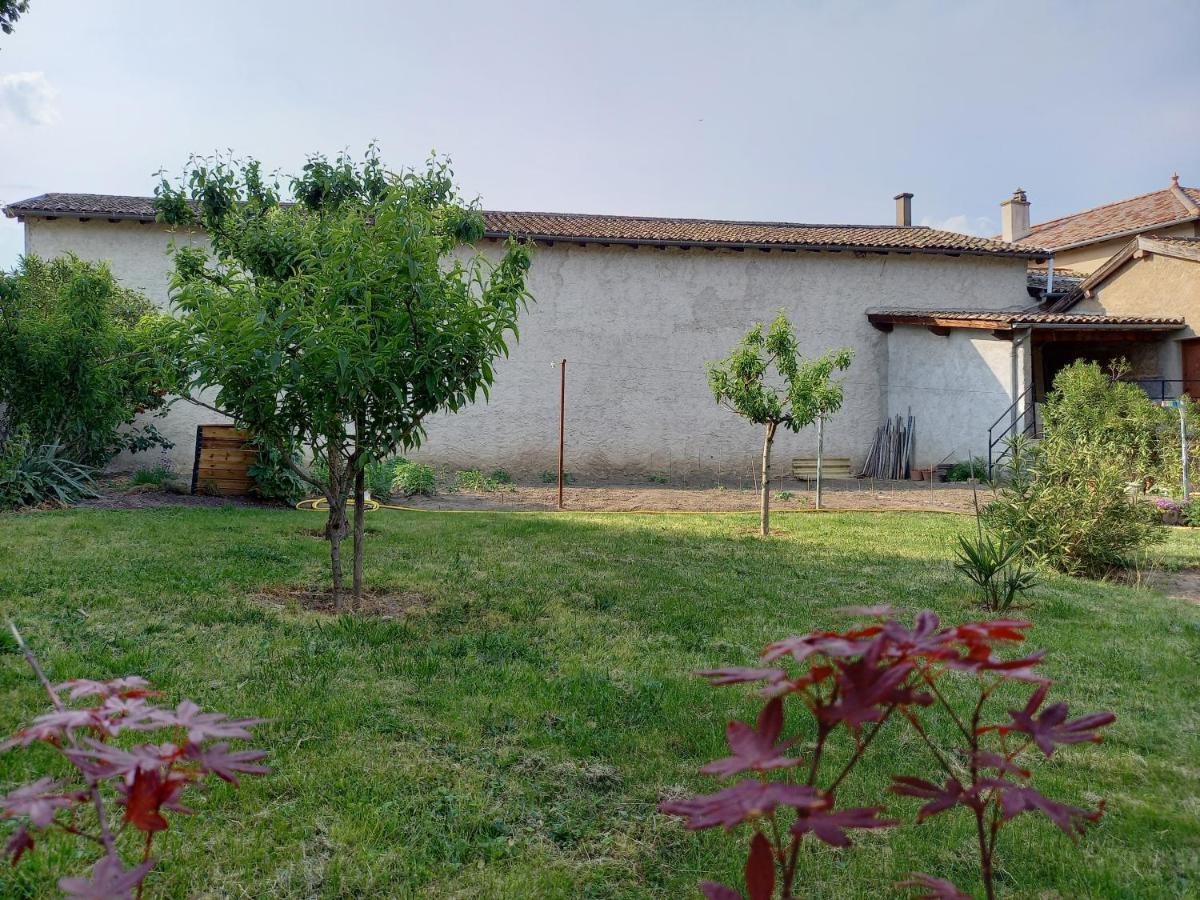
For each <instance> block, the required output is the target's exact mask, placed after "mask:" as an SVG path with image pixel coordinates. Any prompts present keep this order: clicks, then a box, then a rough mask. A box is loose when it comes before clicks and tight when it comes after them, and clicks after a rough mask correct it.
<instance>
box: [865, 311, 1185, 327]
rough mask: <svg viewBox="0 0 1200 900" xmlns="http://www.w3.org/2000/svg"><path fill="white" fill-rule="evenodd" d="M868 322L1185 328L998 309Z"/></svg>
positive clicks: (1155, 319) (884, 315) (1171, 321)
mask: <svg viewBox="0 0 1200 900" xmlns="http://www.w3.org/2000/svg"><path fill="white" fill-rule="evenodd" d="M867 318H868V319H869V320H870V321H871V323H872V324H876V325H887V324H895V325H945V326H948V327H951V328H953V327H962V328H971V327H974V328H982V327H992V326H995V327H997V328H998V329H1000V330H1007V329H1010V328H1024V327H1026V326H1037V325H1078V326H1080V327H1082V328H1085V329H1086V327H1087V326H1089V325H1090V326H1110V327H1111V326H1114V325H1120V326H1127V327H1131V328H1138V327H1141V328H1148V329H1152V330H1156V331H1157V330H1161V331H1169V330H1173V329H1175V328H1182V327H1183V325H1184V321H1183V319H1181V318H1165V317H1162V316H1104V315H1091V314H1086V315H1084V314H1079V315H1076V314H1074V313H1047V312H1026V311H1024V310H996V309H986V310H983V309H980V310H971V309H909V308H900V307H890V306H880V307H874V308H872V309H868V310H867Z"/></svg>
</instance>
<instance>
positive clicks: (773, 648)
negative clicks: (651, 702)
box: [659, 606, 1115, 900]
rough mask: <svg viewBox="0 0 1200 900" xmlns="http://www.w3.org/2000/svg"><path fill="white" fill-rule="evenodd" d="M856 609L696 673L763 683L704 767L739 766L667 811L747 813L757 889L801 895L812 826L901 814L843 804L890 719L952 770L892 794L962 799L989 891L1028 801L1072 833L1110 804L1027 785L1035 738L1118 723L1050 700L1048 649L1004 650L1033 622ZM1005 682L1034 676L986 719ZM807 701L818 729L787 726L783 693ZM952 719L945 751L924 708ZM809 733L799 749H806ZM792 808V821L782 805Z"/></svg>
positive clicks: (786, 896)
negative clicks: (1061, 799) (726, 781)
mask: <svg viewBox="0 0 1200 900" xmlns="http://www.w3.org/2000/svg"><path fill="white" fill-rule="evenodd" d="M848 612H850V613H852V614H856V615H861V616H866V617H869V618H870V619H873V620H874V621H873V622H871V623H870V624H863V625H859V626H857V627H854V628H851V629H850V630H847V631H844V632H828V631H814V632H811V633H809V634H806V635H803V636H800V637H792V638H788V639H787V640H784V641H779V642H777V643H773V644H769V645H768V646H767V647H766V649H765V650H764V651H763V654H762V662H763V667H761V668H729V669H715V670H711V671H706V672H700V673H698V674H700V675H703V676H705V677H707V678H708V679H709V680H710V682H711V683H712V684H714V685H728V684H748V683H755V684H761V687H760V688H759V690H758V693H759V695H760V696H762V697H763V698H765V699H766V704H765V705H764V707H763V709H762V712H761V713H760V715H759V716H758V722H757V724H756V725H754V726H751V725H747V724H746V723H744V722H730V723H729V726H728V727H727V729H726V739H727V741H728V742H729V748H730V751H731V755H730V756H727V757H725V758H724V759H719V760H717V761H715V762H712V763H709V764H708V765H706V766H704V767H703V768H702V769H701V771H702V772H705V773H707V774H710V775H716V776H722V777H730V776H742V777H741V779H740V780H739V781H737V782H736V783H735V784H733V785H732V786H731V787H727V788H724V789H723V790H720V791H717V792H716V793H715V794H708V795H705V796H699V797H692V798H689V799H684V800H672V801H668V802H664V803H663V804H661V806H660V807H659V808H660V810H661V811H662V812H664V813H668V814H670V815H677V816H683V817H685V818H686V819H687V827H688V828H691V829H699V828H712V827H714V826H717V825H721V826H724V827H725V828H726V830H731V829H733V828H734V827H735V826H737V825H740V824H742V823H748V824H749V825H750V826H751V827H752V829H753V834H752V835H751V838H750V851H749V855H748V857H747V860H746V866H745V882H746V891H747V894H748V896H749V898H750V900H770V898H772V897H774V896H775V895H776V892H777V891H778V893H779V896H781V897H782V898H783V900H792V898H794V897H795V896H796V894H795V890H796V882H797V863H798V860H799V858H800V856H799V851H800V846H801V842H802V841H803V840H805V839H806V838H808V837H809V836H811V838H812V839H815V840H818V841H823V842H824V843H826V844H830V845H832V846H834V847H845V846H848V845H849V844H850V836H849V833H850V832H851V831H852V830H853V829H858V828H885V827H889V826H894V825H898V824H900V823H899V821H898V820H897V819H891V818H883V813H884V807H883V806H882V805H876V806H865V807H841V806H839V805H838V803H837V792H838V788H839V787H840V786H841V785H842V784H843V782H845V780H846V779H847V777H849V776H850V774H851V773H852V772H853V771H854V770H855V768H856V766H857V765H858V763H859V761H860V760H861V759H862V758H863V755H864V754H865V753H866V752H868V750H869V748H870V747H871V745H872V743H873V742H874V741H875V739H876V737H877V736H878V735H879V733H880V731H882V730H883V729H884V727H886V726H887V725H888V724H889V722H898V723H905V722H906V723H907V725H908V727H911V728H912V729H914V730H915V732H916V734H917V735H918V736H919V737H920V739H921V741H922V743H923V744H924V745H925V747H926V748H928V750H929V752H930V754H931V756H932V759H933V760H934V761H936V764H937V766H938V767H939V768H940V769H941V770H942V772H943V774H944V776H945V780H944V781H943V783H941V784H935V783H933V782H930V781H926V780H924V779H921V778H914V777H910V776H907V775H895V776H893V781H892V785H891V791H892V792H893V793H895V794H899V795H901V796H905V797H916V798H919V799H921V800H924V801H925V803H924V805H922V806H921V808H920V810H919V811H918V813H917V822H918V823H920V822H924V821H925V820H926V819H928V818H929V817H931V816H934V815H936V814H938V813H941V812H944V811H946V810H950V809H954V808H956V807H959V808H962V809H965V810H966V811H967V813H968V814H969V815H971V816H972V817H973V818H974V820H975V826H976V827H975V831H976V837H977V843H978V849H979V864H980V878H981V880H982V881H983V886H984V890H985V891H986V894H987V897H988V898H989V900H990V898H993V897H995V886H994V869H993V858H994V855H995V852H996V838H997V835H998V833H999V831H1000V829H1001V827H1003V825H1004V824H1005V823H1007V822H1009V821H1010V820H1012V819H1013V818H1015V817H1016V816H1018V815H1020V814H1021V813H1024V812H1034V811H1036V812H1040V813H1043V814H1045V815H1046V816H1048V817H1049V818H1050V820H1051V821H1052V822H1053V823H1054V824H1055V825H1057V826H1058V827H1059V828H1061V829H1062V830H1063V832H1065V833H1066V834H1067V836H1068V837H1070V838H1072V839H1074V838H1075V837H1076V836H1077V835H1078V834H1080V833H1082V831H1083V829H1084V825H1085V823H1087V822H1096V821H1098V820H1099V819H1100V815H1101V812H1102V809H1103V804H1101V808H1099V809H1096V810H1087V809H1082V808H1079V807H1075V806H1068V805H1066V804H1064V803H1058V802H1056V801H1054V800H1050V799H1048V798H1047V797H1045V796H1043V795H1042V794H1040V793H1039V792H1038V791H1036V790H1035V789H1034V788H1033V787H1032V786H1031V785H1030V779H1031V772H1030V771H1029V770H1028V769H1027V768H1025V767H1024V765H1022V761H1021V760H1022V757H1023V756H1025V755H1027V754H1028V753H1029V752H1031V751H1032V750H1033V749H1034V748H1036V749H1037V750H1039V751H1041V752H1042V753H1043V754H1045V755H1046V756H1051V755H1052V754H1053V753H1054V750H1055V747H1056V746H1057V745H1059V744H1074V743H1079V742H1083V741H1099V740H1100V735H1099V733H1098V731H1097V729H1099V728H1102V727H1103V726H1105V725H1108V724H1110V723H1112V722H1113V721H1114V719H1115V717H1114V716H1113V714H1112V713H1107V712H1101V713H1094V714H1092V715H1088V716H1083V717H1082V718H1077V719H1070V720H1069V719H1068V718H1067V707H1066V704H1064V703H1054V704H1051V705H1050V706H1045V707H1043V704H1044V703H1045V700H1046V695H1047V692H1048V690H1049V686H1050V682H1049V681H1048V680H1047V679H1046V678H1044V677H1042V676H1041V675H1039V674H1037V672H1036V667H1037V666H1038V665H1039V664H1041V662H1042V661H1043V657H1044V652H1043V651H1038V652H1035V653H1029V654H1026V655H1018V656H1015V657H1012V658H1006V657H1005V656H1003V655H1000V652H999V651H1001V650H1002V649H1003V648H1005V647H1012V646H1015V645H1016V644H1017V643H1019V642H1020V641H1023V640H1024V639H1025V634H1024V632H1025V631H1026V630H1027V629H1028V628H1029V627H1030V623H1029V622H1021V621H1013V620H996V621H987V622H971V623H968V624H965V625H958V626H949V627H946V626H942V625H941V623H940V622H939V620H938V617H937V615H936V614H935V613H933V612H929V611H926V612H922V613H919V614H918V615H917V617H916V621H915V624H914V625H913V627H912V628H908V627H906V626H904V625H903V624H901V623H900V622H899V621H897V620H896V619H895V618H893V617H892V616H893V613H894V610H892V609H891V608H890V607H883V606H877V607H865V608H864V607H856V608H853V609H851V610H848ZM952 673H959V674H963V675H966V676H968V677H970V678H972V679H973V682H974V685H975V688H976V689H977V690H972V698H973V702H972V703H970V704H969V706H968V707H967V708H965V709H961V710H960V709H958V708H956V707H955V705H954V704H953V703H951V702H950V701H949V699H948V698H947V694H948V693H956V692H947V691H945V690H943V684H942V683H943V679H944V678H946V677H948V676H951V674H952ZM1008 682H1027V683H1029V684H1030V686H1031V687H1032V693H1031V695H1030V697H1029V700H1028V702H1027V703H1025V705H1024V706H1023V707H1022V708H1020V709H1013V710H1010V711H1009V712H1008V715H1007V719H1006V720H1005V721H1003V722H998V723H997V722H991V721H989V719H988V718H987V717H986V716H987V714H989V713H990V706H992V705H994V704H989V703H988V701H989V699H990V698H991V697H992V695H993V694H994V693H995V692H996V690H997V689H998V688H999V687H1000V686H1001V685H1003V684H1005V683H1008ZM785 700H787V701H789V705H792V704H795V705H801V706H803V707H804V708H805V709H806V710H807V712H808V714H809V715H810V716H811V720H812V725H811V733H810V734H801V735H797V736H794V737H789V738H787V739H781V738H782V737H783V725H784V701H785ZM934 713H940V714H942V715H945V716H947V717H948V719H949V720H950V722H951V723H952V725H951V727H952V729H953V731H954V732H955V734H956V735H957V736H958V737H959V738H961V745H960V746H959V747H958V749H957V750H956V751H953V752H947V751H946V750H944V749H943V748H942V747H940V746H939V745H938V743H937V742H936V741H934V740H933V739H932V738H931V736H930V733H929V730H928V727H927V725H928V719H929V717H930V716H931V715H932V714H934ZM834 738H841V739H845V740H846V741H847V742H848V744H849V746H848V748H847V753H843V754H840V757H841V758H845V762H842V763H841V764H840V765H831V764H830V761H831V760H832V758H833V757H834V754H829V753H828V752H827V751H828V750H829V747H830V743H831V741H832V740H833V739H834ZM805 739H807V742H806V743H805V744H804V745H803V746H804V753H803V754H801V753H799V752H798V751H799V750H800V747H799V746H798V745H800V744H801V742H802V741H803V740H805ZM788 815H790V817H791V818H790V822H789V821H787V820H786V818H785V817H786V816H788ZM901 885H902V886H905V887H909V888H912V889H915V890H916V891H918V892H919V893H920V894H921V896H922V897H926V898H936V900H964V898H965V900H969V897H970V895H969V894H967V893H965V892H964V891H962V890H960V889H959V888H958V887H956V886H955V885H954V884H952V883H951V882H950V881H947V880H946V879H943V878H936V877H934V876H932V875H928V874H925V873H917V874H914V875H913V876H912V877H911V879H910V880H908V881H905V882H901ZM700 887H701V890H702V891H703V892H704V895H705V896H706V897H707V898H708V900H738V898H741V897H742V894H741V893H740V892H739V891H737V890H735V889H734V888H731V887H728V886H726V885H722V884H717V883H714V882H710V881H706V882H703V883H702V884H701V885H700Z"/></svg>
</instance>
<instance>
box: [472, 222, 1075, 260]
mask: <svg viewBox="0 0 1200 900" xmlns="http://www.w3.org/2000/svg"><path fill="white" fill-rule="evenodd" d="M483 236H484V237H486V238H493V239H503V238H509V237H514V238H517V239H518V240H523V241H535V242H537V241H542V242H544V243H563V244H581V245H582V244H619V245H622V246H629V247H698V248H700V249H702V250H703V249H711V250H811V251H813V252H822V251H823V252H837V251H846V252H851V253H921V254H926V255H934V256H983V257H997V256H999V257H1004V258H1011V259H1049V258H1050V257H1051V256H1052V255H1053V254H1051V253H1050V252H1049V251H1046V250H1019V249H1013V250H1011V251H1010V250H984V249H967V248H963V249H956V248H936V247H905V246H879V245H870V244H865V245H860V244H822V243H789V242H783V241H779V242H774V241H772V242H769V243H768V242H765V241H764V242H750V241H685V240H664V239H661V238H625V237H590V236H583V235H562V234H540V233H532V232H521V231H508V230H504V229H500V230H495V229H488V230H486V231H484V233H483Z"/></svg>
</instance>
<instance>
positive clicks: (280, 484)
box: [246, 443, 310, 505]
mask: <svg viewBox="0 0 1200 900" xmlns="http://www.w3.org/2000/svg"><path fill="white" fill-rule="evenodd" d="M257 449H258V455H257V456H256V457H255V460H254V464H253V465H251V466H250V468H249V469H247V470H246V471H247V474H248V475H249V476H250V477H251V478H253V479H254V494H255V496H258V497H261V498H262V499H264V500H280V501H282V502H284V503H287V504H288V505H294V504H295V503H297V502H298V501H300V500H301V499H303V497H304V496H305V494H307V493H308V492H309V490H310V485H309V483H308V482H307V481H305V480H304V479H303V478H301V477H300V476H299V475H298V474H296V470H295V469H293V468H292V467H291V466H289V465H288V463H287V455H285V453H284V451H282V450H279V449H277V448H275V447H272V446H269V445H268V444H266V443H261V444H259V445H258V448H257ZM289 455H290V456H291V461H292V462H293V463H295V464H297V465H299V464H300V454H299V453H297V452H296V451H295V450H292V451H290V454H289Z"/></svg>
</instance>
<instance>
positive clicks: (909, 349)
mask: <svg viewBox="0 0 1200 900" xmlns="http://www.w3.org/2000/svg"><path fill="white" fill-rule="evenodd" d="M888 344H889V348H888V383H889V391H888V410H887V411H888V414H889V415H891V416H895V415H897V414H899V415H900V416H902V417H907V416H908V415H909V412H910V411H911V413H912V415H913V417H914V418H915V428H914V431H915V434H914V441H913V444H914V445H913V465H914V466H934V465H937V464H939V463H942V462H951V463H953V462H958V461H960V460H965V459H968V458H970V457H972V456H977V457H980V458H981V459H984V460H986V459H987V450H988V428H989V427H991V425H992V424H993V423H994V422H995V421H996V419H997V418H999V417H1000V416H1001V415H1002V414H1003V413H1004V411H1005V410H1006V409H1008V408H1009V406H1010V405H1011V404H1012V400H1013V393H1012V365H1013V356H1012V355H1013V351H1014V341H1009V340H1001V339H998V338H996V337H993V336H992V334H991V333H990V332H988V331H979V330H974V329H954V330H952V331H951V332H950V334H949V335H946V336H941V335H937V334H933V333H932V332H930V331H929V330H928V329H926V328H922V327H918V326H901V325H897V326H896V327H895V329H894V330H893V331H892V332H891V334H890V335H889V340H888ZM1015 347H1016V353H1017V379H1018V388H1017V391H1018V396H1019V395H1020V393H1021V392H1022V391H1024V390H1025V387H1026V386H1027V385H1028V384H1029V378H1030V360H1031V357H1030V353H1029V343H1028V341H1027V340H1022V339H1021V337H1020V335H1019V336H1018V340H1017V341H1016V342H1015Z"/></svg>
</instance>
